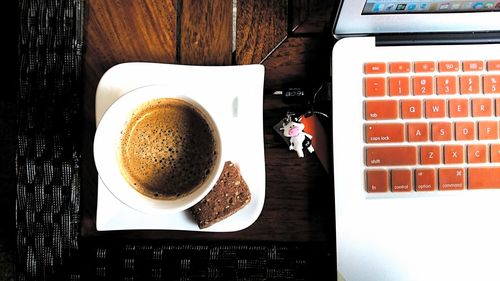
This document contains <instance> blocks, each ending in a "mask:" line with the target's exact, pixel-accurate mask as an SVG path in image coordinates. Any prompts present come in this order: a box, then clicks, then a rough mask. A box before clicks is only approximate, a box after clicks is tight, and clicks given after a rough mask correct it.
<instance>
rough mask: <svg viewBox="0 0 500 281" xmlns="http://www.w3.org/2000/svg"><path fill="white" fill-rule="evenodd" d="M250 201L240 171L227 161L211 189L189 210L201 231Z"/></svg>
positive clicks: (249, 195)
mask: <svg viewBox="0 0 500 281" xmlns="http://www.w3.org/2000/svg"><path fill="white" fill-rule="evenodd" d="M250 199H251V194H250V190H249V189H248V186H247V184H246V182H245V181H244V180H243V177H242V176H241V174H240V171H239V170H238V168H237V167H236V166H235V165H234V164H233V163H232V162H230V161H228V162H226V163H224V169H223V170H222V174H221V176H220V177H219V179H218V180H217V182H216V184H215V186H214V187H213V189H212V190H211V191H210V192H209V193H208V194H207V196H205V198H203V199H202V200H201V201H200V202H198V203H197V204H196V205H194V206H193V207H191V209H190V210H191V213H192V214H193V217H194V219H195V220H196V222H197V224H198V227H199V228H200V229H203V228H207V227H209V226H211V225H213V224H214V223H216V222H219V221H221V220H223V219H225V218H227V217H229V216H230V215H232V214H234V213H236V212H237V211H239V210H240V209H242V208H243V207H244V206H245V205H247V204H248V203H249V202H250Z"/></svg>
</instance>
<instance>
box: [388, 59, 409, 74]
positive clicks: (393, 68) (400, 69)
mask: <svg viewBox="0 0 500 281" xmlns="http://www.w3.org/2000/svg"><path fill="white" fill-rule="evenodd" d="M410 70H411V64H410V62H407V61H403V62H391V63H389V72H390V73H408V72H410Z"/></svg>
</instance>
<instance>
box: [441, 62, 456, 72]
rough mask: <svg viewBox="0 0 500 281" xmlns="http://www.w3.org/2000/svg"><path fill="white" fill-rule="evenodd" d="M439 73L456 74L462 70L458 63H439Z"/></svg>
mask: <svg viewBox="0 0 500 281" xmlns="http://www.w3.org/2000/svg"><path fill="white" fill-rule="evenodd" d="M438 69H439V72H456V71H459V70H460V63H459V62H458V61H440V62H438Z"/></svg>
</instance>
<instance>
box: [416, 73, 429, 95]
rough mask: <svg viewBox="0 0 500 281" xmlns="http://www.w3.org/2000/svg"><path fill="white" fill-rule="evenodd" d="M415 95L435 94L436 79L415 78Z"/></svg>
mask: <svg viewBox="0 0 500 281" xmlns="http://www.w3.org/2000/svg"><path fill="white" fill-rule="evenodd" d="M413 94H414V95H415V96H423V95H432V94H434V77H432V76H416V77H413Z"/></svg>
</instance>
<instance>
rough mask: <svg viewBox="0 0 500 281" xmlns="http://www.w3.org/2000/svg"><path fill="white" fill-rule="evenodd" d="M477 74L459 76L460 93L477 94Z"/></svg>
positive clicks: (478, 88)
mask: <svg viewBox="0 0 500 281" xmlns="http://www.w3.org/2000/svg"><path fill="white" fill-rule="evenodd" d="M479 81H480V79H479V76H478V75H463V76H460V94H462V95H464V94H478V93H479V91H480V87H479Z"/></svg>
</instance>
